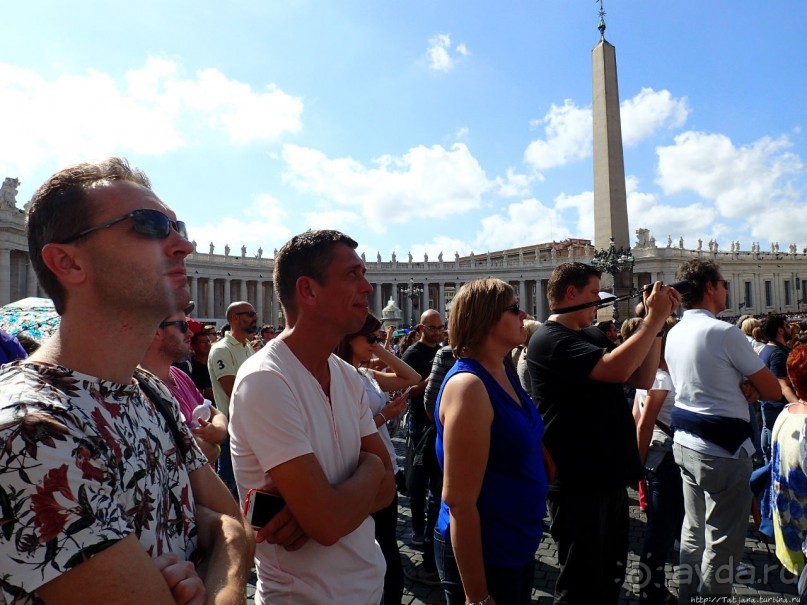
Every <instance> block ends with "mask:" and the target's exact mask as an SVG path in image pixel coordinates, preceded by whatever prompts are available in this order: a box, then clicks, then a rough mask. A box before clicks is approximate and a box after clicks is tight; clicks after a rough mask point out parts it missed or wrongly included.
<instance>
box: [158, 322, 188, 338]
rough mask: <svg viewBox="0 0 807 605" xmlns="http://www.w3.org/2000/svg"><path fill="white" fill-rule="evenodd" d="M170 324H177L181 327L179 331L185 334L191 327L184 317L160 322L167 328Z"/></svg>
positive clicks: (162, 326)
mask: <svg viewBox="0 0 807 605" xmlns="http://www.w3.org/2000/svg"><path fill="white" fill-rule="evenodd" d="M168 326H176V327H177V328H179V331H180V332H182V333H183V334H185V332H187V331H188V329H189V328H190V326H188V322H187V321H185V320H184V319H178V320H176V321H163V322H160V327H161V328H167V327H168Z"/></svg>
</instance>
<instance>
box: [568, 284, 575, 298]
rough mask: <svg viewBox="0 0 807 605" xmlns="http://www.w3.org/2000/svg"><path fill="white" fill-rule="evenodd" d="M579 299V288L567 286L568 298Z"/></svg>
mask: <svg viewBox="0 0 807 605" xmlns="http://www.w3.org/2000/svg"><path fill="white" fill-rule="evenodd" d="M576 297H577V288H575V287H574V284H569V285H568V286H566V298H569V299H571V298H576Z"/></svg>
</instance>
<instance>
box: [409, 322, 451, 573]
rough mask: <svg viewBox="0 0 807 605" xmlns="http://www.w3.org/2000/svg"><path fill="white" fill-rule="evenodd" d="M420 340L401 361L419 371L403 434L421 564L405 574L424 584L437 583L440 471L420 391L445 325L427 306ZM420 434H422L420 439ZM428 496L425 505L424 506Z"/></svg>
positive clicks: (414, 542)
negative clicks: (434, 538)
mask: <svg viewBox="0 0 807 605" xmlns="http://www.w3.org/2000/svg"><path fill="white" fill-rule="evenodd" d="M418 331H419V332H420V339H419V340H418V341H417V342H416V343H415V344H413V345H412V346H411V347H409V348H408V349H407V350H406V352H405V353H404V355H403V358H402V359H403V360H404V361H405V362H406V363H408V364H409V365H410V366H411V367H412V368H414V369H415V370H416V371H417V372H418V374H420V378H421V380H420V382H419V383H418V384H417V385H415V387H414V388H413V389H412V391H411V393H410V396H409V425H408V427H407V428H408V431H409V434H408V437H407V456H406V462H407V488H408V490H409V504H410V507H411V510H412V545H413V546H424V554H423V567H422V568H418V569H417V570H416V573H415V574H414V575H413V574H411V573H410V574H408V575H409V577H410V579H412V580H415V581H418V582H423V583H426V584H435V585H437V584H439V583H440V580H439V578H438V576H437V567H436V565H435V563H434V551H433V550H432V533H434V523H435V521H436V520H437V514H438V510H439V507H440V489H439V487H440V485H441V483H442V482H441V481H440V472H439V467H438V466H437V460H436V456H435V454H434V441H435V439H434V431H428V432H427V429H428V428H429V427H431V426H432V425H433V424H434V418H429V417H428V415H427V414H426V408H425V406H424V404H423V393H424V392H425V390H426V384H427V383H428V381H429V374H430V373H431V369H432V361H433V360H434V356H435V355H436V354H437V350H438V348H439V345H440V343H441V342H442V341H443V337H444V333H445V325H444V324H443V320H442V318H441V317H440V313H438V312H437V311H435V310H434V309H427V310H426V311H424V313H423V315H421V316H420V325H419V326H418ZM424 435H425V436H426V437H425V439H424ZM427 498H428V505H427Z"/></svg>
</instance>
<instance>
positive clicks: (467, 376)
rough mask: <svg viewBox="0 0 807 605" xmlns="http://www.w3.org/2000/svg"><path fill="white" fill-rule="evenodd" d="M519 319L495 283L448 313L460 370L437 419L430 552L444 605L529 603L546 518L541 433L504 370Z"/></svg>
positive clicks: (452, 375) (478, 286)
mask: <svg viewBox="0 0 807 605" xmlns="http://www.w3.org/2000/svg"><path fill="white" fill-rule="evenodd" d="M525 317H526V313H524V312H523V311H521V310H520V309H519V308H518V302H517V301H516V298H515V295H514V293H513V288H512V287H511V286H510V285H508V284H506V283H505V282H503V281H501V280H498V279H482V280H476V281H472V282H469V283H467V284H465V285H464V286H463V287H462V288H461V289H460V291H459V292H458V293H457V296H456V297H455V298H454V301H453V303H452V308H451V317H450V319H449V324H448V326H449V334H450V335H451V343H452V347H453V350H454V355H455V356H456V357H457V363H456V364H455V365H454V367H453V368H452V369H451V370H450V371H449V372H448V374H447V375H446V378H445V380H444V381H443V386H442V388H441V389H440V393H439V395H438V398H437V406H436V409H435V414H434V415H435V423H436V427H437V458H438V461H439V463H440V467H441V468H442V469H443V473H444V479H443V499H442V502H441V507H440V517H439V519H438V521H437V526H436V528H435V535H434V548H435V555H436V559H437V567H438V570H439V572H440V580H441V581H442V583H443V589H444V590H445V593H446V600H447V602H448V605H454V604H455V603H456V604H464V603H466V602H469V603H473V604H487V605H492V604H493V603H498V604H499V605H508V604H511V603H512V604H522V603H524V604H526V603H530V594H531V590H532V584H533V571H534V564H535V551H536V550H537V549H538V545H539V544H540V542H541V534H542V525H541V522H542V519H543V517H544V512H545V510H546V494H547V478H546V471H545V469H544V462H543V456H542V450H541V437H542V435H543V431H544V425H543V422H542V420H541V416H540V415H539V414H538V412H537V411H536V409H535V406H533V404H532V401H531V400H530V398H529V396H528V395H527V394H526V393H525V392H524V390H523V389H522V388H521V385H520V383H519V380H518V378H517V377H516V375H515V373H514V372H513V370H512V366H511V365H509V364H508V363H507V362H506V361H505V356H506V355H508V354H509V352H510V351H511V350H512V349H513V347H515V346H517V345H519V344H521V343H522V342H524V326H523V323H524V318H525ZM466 598H467V601H466Z"/></svg>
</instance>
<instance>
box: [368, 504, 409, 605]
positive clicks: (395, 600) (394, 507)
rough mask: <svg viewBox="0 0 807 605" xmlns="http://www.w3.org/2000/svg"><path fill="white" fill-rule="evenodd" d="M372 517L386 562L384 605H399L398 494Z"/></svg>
mask: <svg viewBox="0 0 807 605" xmlns="http://www.w3.org/2000/svg"><path fill="white" fill-rule="evenodd" d="M372 516H373V520H374V521H375V539H376V542H378V545H379V546H380V547H381V552H382V553H383V554H384V560H385V561H386V562H387V572H386V573H385V574H384V605H401V599H402V598H403V589H404V575H403V566H402V565H401V555H400V553H399V552H398V538H397V537H396V535H395V532H396V531H397V529H398V494H397V493H396V494H395V496H394V497H393V498H392V503H391V504H390V505H389V506H387V507H386V508H382V509H381V510H379V511H376V512H374V513H373V515H372Z"/></svg>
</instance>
